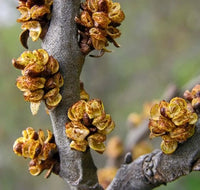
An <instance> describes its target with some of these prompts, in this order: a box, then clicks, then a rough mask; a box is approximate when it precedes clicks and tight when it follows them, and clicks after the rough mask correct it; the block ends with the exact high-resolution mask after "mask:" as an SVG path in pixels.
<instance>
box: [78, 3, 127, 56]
mask: <svg viewBox="0 0 200 190" xmlns="http://www.w3.org/2000/svg"><path fill="white" fill-rule="evenodd" d="M81 8H82V10H83V11H82V12H81V14H80V17H79V18H78V17H76V18H75V21H76V22H77V23H78V28H79V33H80V42H79V44H80V48H81V51H82V53H83V54H85V55H87V54H88V53H89V52H90V51H92V50H94V49H95V50H100V55H99V56H102V55H103V54H104V52H109V51H108V50H107V49H106V46H108V45H109V44H108V42H111V43H113V44H114V45H115V46H116V47H119V45H118V44H117V43H116V41H115V38H118V37H120V35H121V32H120V31H119V29H117V27H118V26H120V24H121V22H122V21H123V20H124V18H125V15H124V12H123V11H122V10H121V6H120V4H119V3H116V2H113V1H112V0H86V1H85V2H84V3H82V5H81ZM97 57H98V56H97Z"/></svg>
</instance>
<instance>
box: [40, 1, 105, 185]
mask: <svg viewBox="0 0 200 190" xmlns="http://www.w3.org/2000/svg"><path fill="white" fill-rule="evenodd" d="M79 8H80V0H54V4H53V11H52V19H51V23H50V27H49V29H48V32H47V34H46V36H45V38H44V40H43V44H42V47H43V48H44V49H45V50H47V52H48V53H49V55H52V56H53V57H54V58H55V59H57V61H58V62H59V64H60V72H61V74H62V75H63V78H64V86H63V88H62V89H61V95H62V101H61V103H60V104H59V105H58V107H56V108H55V109H54V110H53V111H51V112H50V117H51V121H52V125H53V131H54V135H55V140H56V144H57V146H58V149H59V155H60V173H59V175H60V177H62V178H64V179H65V180H66V181H67V182H68V183H69V184H71V185H73V186H76V187H77V188H78V189H102V188H101V187H100V186H99V185H98V180H97V175H96V167H95V165H94V163H93V160H92V158H91V155H90V152H89V151H87V152H86V153H82V152H78V151H75V150H71V148H70V146H69V145H70V140H69V139H67V137H66V135H65V124H66V122H67V119H68V118H67V110H68V108H69V107H70V106H71V105H72V104H73V103H75V102H76V101H78V100H79V99H80V85H79V76H80V72H81V69H82V65H83V63H84V56H83V55H82V54H81V52H80V48H79V46H78V40H77V28H76V24H75V22H74V18H75V16H77V15H78V13H79V10H80V9H79Z"/></svg>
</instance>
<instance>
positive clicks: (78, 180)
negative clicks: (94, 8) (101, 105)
mask: <svg viewBox="0 0 200 190" xmlns="http://www.w3.org/2000/svg"><path fill="white" fill-rule="evenodd" d="M79 6H80V0H54V5H53V12H52V20H51V23H50V27H49V30H48V32H47V34H46V36H45V38H44V40H43V44H42V47H43V48H44V49H46V50H47V51H48V53H49V54H50V55H52V56H53V57H54V58H56V59H57V60H58V62H59V64H60V72H61V74H62V75H63V77H64V87H63V88H62V89H61V94H62V97H63V99H62V101H61V103H60V104H59V106H58V107H57V108H55V109H54V110H53V111H51V112H50V117H51V121H52V125H53V131H54V134H55V139H56V143H57V146H58V149H59V154H60V173H59V175H60V177H62V178H63V179H65V180H66V181H67V183H69V184H70V185H71V189H80V190H86V189H87V190H88V189H96V190H98V189H102V188H101V186H100V185H99V184H98V180H97V176H96V167H95V165H94V163H93V160H92V158H91V155H90V152H89V151H87V152H86V153H82V152H78V151H74V150H71V148H70V146H69V144H70V140H69V139H68V138H67V137H66V135H65V123H66V122H67V121H68V118H67V110H68V108H69V107H70V106H71V105H72V104H73V103H75V102H76V101H78V100H79V92H80V89H79V88H80V86H79V76H80V72H81V69H82V66H83V64H84V56H83V55H82V54H81V52H80V50H79V46H78V44H77V28H76V24H75V22H74V18H75V16H76V15H77V14H78V13H79ZM196 131H197V132H196V133H195V135H194V136H193V137H192V138H191V139H189V140H188V141H187V142H185V143H184V144H182V145H180V146H179V148H178V149H177V151H176V152H175V153H174V154H172V155H165V154H163V153H162V152H161V151H158V150H157V151H154V152H152V153H150V154H148V155H144V156H141V157H140V158H138V159H137V160H135V161H133V162H131V163H130V159H128V158H127V160H129V161H127V163H125V164H123V165H122V166H121V168H120V169H119V171H118V173H117V176H116V177H115V179H114V180H113V182H112V183H111V184H110V186H109V187H108V190H115V189H116V190H123V189H124V190H129V189H136V190H137V189H140V190H142V189H146V190H148V189H152V188H154V187H156V186H159V185H161V184H165V183H168V182H170V181H173V180H176V179H177V178H178V177H180V176H182V175H187V174H188V173H190V172H191V171H192V168H193V166H194V163H195V162H196V161H197V160H198V158H199V157H200V146H199V144H200V138H199V136H200V124H199V123H198V125H197V129H196ZM198 166H199V165H196V166H195V168H196V170H198V169H199V167H198Z"/></svg>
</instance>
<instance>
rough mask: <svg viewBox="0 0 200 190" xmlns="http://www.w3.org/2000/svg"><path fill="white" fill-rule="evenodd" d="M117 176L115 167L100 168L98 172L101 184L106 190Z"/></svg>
mask: <svg viewBox="0 0 200 190" xmlns="http://www.w3.org/2000/svg"><path fill="white" fill-rule="evenodd" d="M116 174H117V168H115V167H106V168H100V169H98V171H97V176H98V180H99V184H100V185H101V186H102V187H103V188H104V189H106V188H107V187H108V186H109V184H110V183H111V182H112V180H113V179H114V177H115V175H116Z"/></svg>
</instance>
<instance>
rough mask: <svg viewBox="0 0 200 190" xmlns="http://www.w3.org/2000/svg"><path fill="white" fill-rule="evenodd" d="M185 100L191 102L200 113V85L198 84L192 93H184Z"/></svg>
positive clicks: (187, 91)
mask: <svg viewBox="0 0 200 190" xmlns="http://www.w3.org/2000/svg"><path fill="white" fill-rule="evenodd" d="M184 98H185V99H187V100H188V101H190V102H191V104H192V107H193V108H194V109H195V111H196V112H198V113H200V84H197V85H196V86H195V87H194V88H193V89H192V90H191V92H190V91H189V90H186V91H185V92H184Z"/></svg>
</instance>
